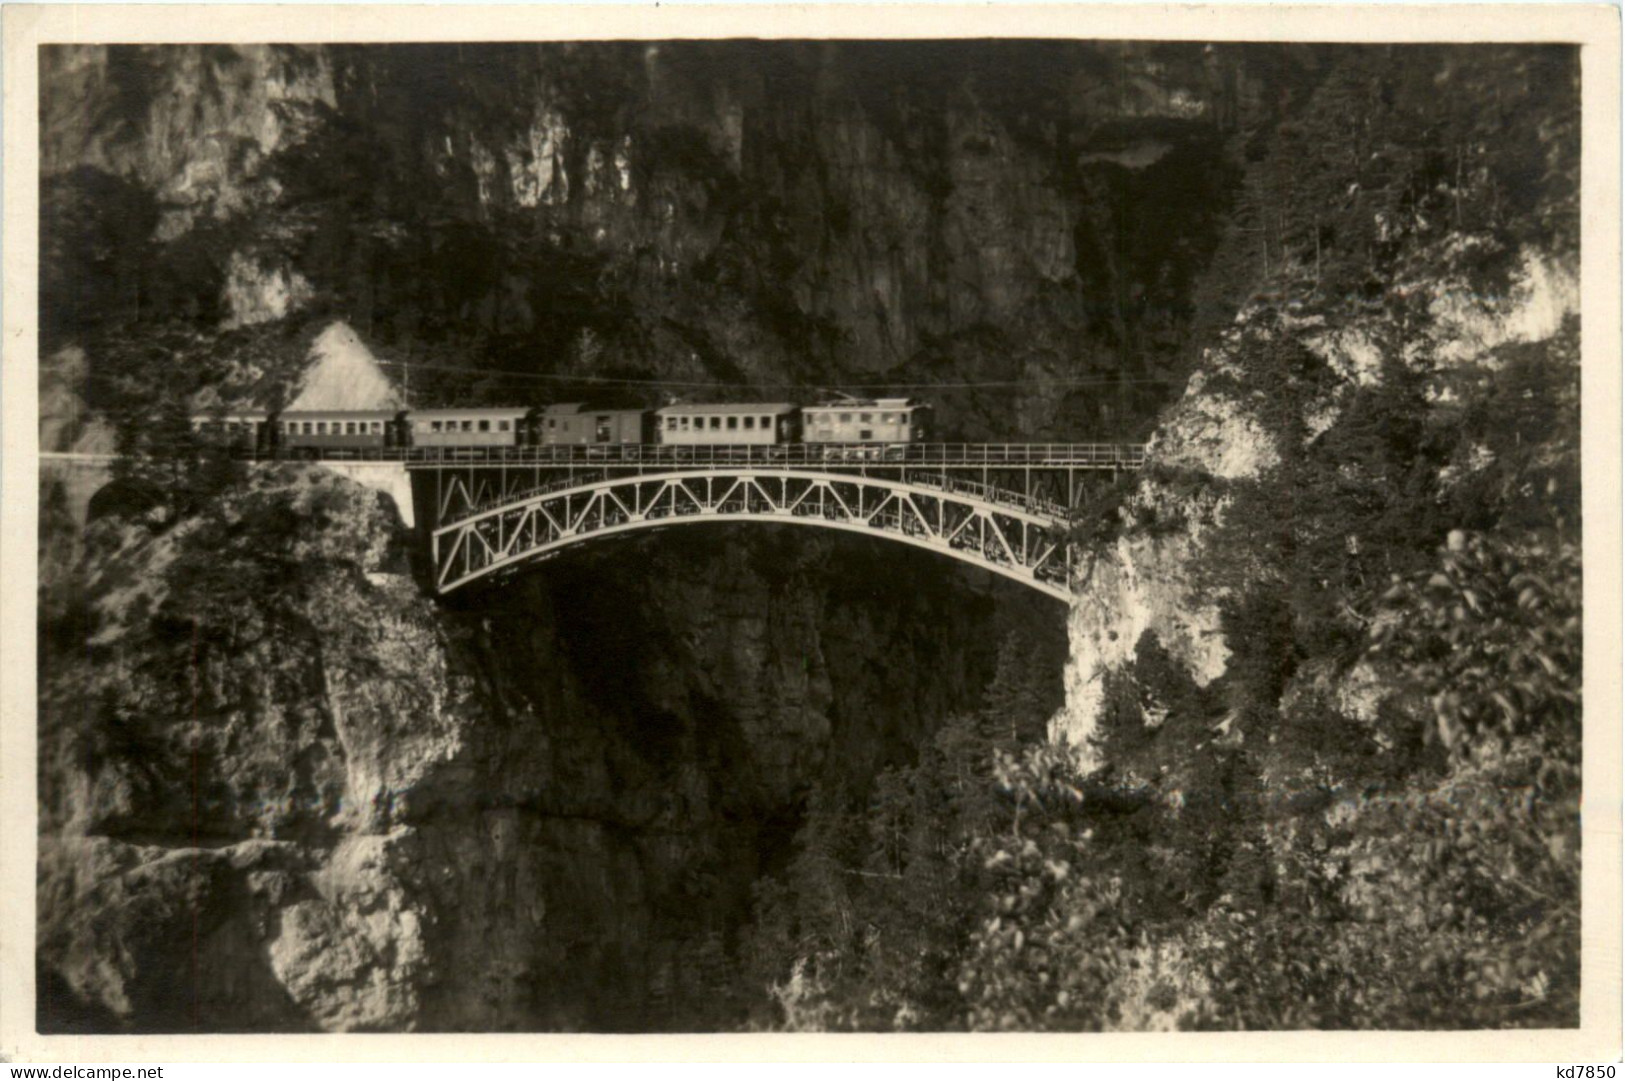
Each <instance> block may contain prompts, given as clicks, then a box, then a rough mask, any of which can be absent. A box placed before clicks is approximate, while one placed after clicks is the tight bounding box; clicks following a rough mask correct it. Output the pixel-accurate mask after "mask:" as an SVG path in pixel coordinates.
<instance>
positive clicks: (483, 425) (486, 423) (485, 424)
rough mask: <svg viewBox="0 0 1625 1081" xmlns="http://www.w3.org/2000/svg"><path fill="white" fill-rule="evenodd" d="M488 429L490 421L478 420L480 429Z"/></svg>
mask: <svg viewBox="0 0 1625 1081" xmlns="http://www.w3.org/2000/svg"><path fill="white" fill-rule="evenodd" d="M490 430H491V422H490V421H488V420H482V421H480V431H482V432H488V431H490Z"/></svg>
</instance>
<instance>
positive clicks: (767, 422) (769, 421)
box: [762, 417, 773, 431]
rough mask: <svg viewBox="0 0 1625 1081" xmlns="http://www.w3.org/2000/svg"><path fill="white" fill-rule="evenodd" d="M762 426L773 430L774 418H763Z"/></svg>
mask: <svg viewBox="0 0 1625 1081" xmlns="http://www.w3.org/2000/svg"><path fill="white" fill-rule="evenodd" d="M762 427H763V428H765V429H767V430H768V431H772V430H773V418H772V417H763V418H762Z"/></svg>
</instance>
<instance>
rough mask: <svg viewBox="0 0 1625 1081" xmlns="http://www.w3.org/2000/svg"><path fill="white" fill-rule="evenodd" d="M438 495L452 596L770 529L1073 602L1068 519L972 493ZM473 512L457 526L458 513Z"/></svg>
mask: <svg viewBox="0 0 1625 1081" xmlns="http://www.w3.org/2000/svg"><path fill="white" fill-rule="evenodd" d="M460 496H461V498H460V500H459V499H458V498H456V497H455V496H454V494H453V493H452V492H443V493H440V505H439V506H438V507H436V511H437V514H436V525H435V526H434V528H433V529H432V531H431V532H430V550H431V555H432V559H433V564H434V575H435V589H436V591H437V592H439V593H442V594H444V593H448V592H450V591H451V590H454V589H456V588H458V587H460V586H463V585H466V584H468V583H470V582H473V581H476V580H478V579H480V578H484V577H486V576H488V575H491V574H495V573H497V572H500V571H502V570H504V569H507V568H510V567H514V566H518V565H520V564H524V563H528V562H531V561H533V560H537V559H541V558H543V557H545V556H547V555H549V554H551V553H553V552H556V551H559V550H561V549H563V548H567V547H570V546H572V545H575V544H580V543H584V542H586V541H589V540H594V539H600V538H607V537H610V536H614V535H618V534H623V533H629V532H634V531H638V530H653V529H661V528H666V527H669V526H672V525H689V524H698V523H702V522H767V523H778V524H790V525H804V526H813V527H818V528H825V529H834V530H838V531H844V532H849V533H858V534H862V535H865V536H872V537H878V538H882V539H886V540H892V541H896V542H899V543H903V544H909V545H912V546H914V547H917V548H922V549H925V550H926V551H933V552H937V553H938V554H941V555H946V556H948V557H950V558H953V559H958V560H960V561H961V562H965V563H969V564H971V565H972V566H977V567H980V568H982V569H983V570H988V571H991V572H993V573H995V574H998V575H1001V576H1003V577H1006V578H1010V579H1012V580H1014V581H1017V582H1020V583H1021V584H1023V585H1026V586H1028V587H1030V588H1033V589H1036V590H1038V591H1039V592H1042V593H1046V594H1048V595H1050V596H1052V597H1055V598H1057V599H1060V600H1066V599H1068V598H1069V597H1070V596H1071V590H1070V581H1071V573H1072V568H1071V555H1072V553H1071V548H1070V546H1069V545H1068V543H1067V541H1066V527H1067V521H1066V512H1065V509H1064V508H1062V507H1060V506H1058V505H1056V504H1053V503H1048V502H1046V501H1034V500H1031V499H1029V498H1027V497H1023V496H1021V495H1018V494H1015V493H1009V492H1004V491H1001V490H999V489H993V488H988V487H987V486H984V485H979V484H975V483H972V482H965V481H958V480H953V479H944V480H942V481H940V482H933V481H932V479H930V478H925V477H914V478H910V479H908V480H894V479H890V478H882V477H873V476H861V475H853V474H847V473H829V472H821V471H815V470H785V469H776V470H763V471H756V470H750V469H741V470H718V469H705V470H688V471H676V472H671V473H659V474H640V475H633V476H622V477H611V478H603V479H598V480H594V481H590V482H586V483H570V482H568V481H567V482H564V484H563V485H562V486H560V485H554V486H551V487H543V488H540V489H535V490H531V491H527V492H519V493H515V492H509V493H505V494H503V495H500V496H498V498H497V499H496V501H495V502H489V503H485V505H484V506H480V505H479V501H478V495H477V494H476V493H474V492H463V493H460ZM459 502H460V503H461V505H463V506H472V507H473V509H470V510H467V511H464V512H463V513H461V514H460V515H457V516H455V517H451V516H448V512H449V511H450V509H451V507H452V506H453V505H456V504H458V503H459Z"/></svg>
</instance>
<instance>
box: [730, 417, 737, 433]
mask: <svg viewBox="0 0 1625 1081" xmlns="http://www.w3.org/2000/svg"><path fill="white" fill-rule="evenodd" d="M728 430H729V431H730V432H737V431H738V430H739V418H738V417H729V418H728Z"/></svg>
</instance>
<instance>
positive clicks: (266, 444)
mask: <svg viewBox="0 0 1625 1081" xmlns="http://www.w3.org/2000/svg"><path fill="white" fill-rule="evenodd" d="M930 416H931V406H930V405H929V404H928V403H924V402H918V401H915V400H914V399H912V398H866V399H856V398H852V399H843V400H840V401H834V402H826V403H823V404H820V405H807V406H798V405H795V404H794V403H791V402H709V403H687V404H680V405H668V406H665V407H663V408H660V409H594V408H590V407H589V406H587V405H585V404H583V403H580V402H567V403H561V404H557V405H548V406H539V407H535V408H525V407H521V406H494V407H474V406H470V407H466V408H450V409H415V410H388V411H367V410H305V411H298V412H295V411H287V412H241V411H230V412H224V411H223V412H215V413H208V414H198V415H195V416H193V417H192V418H191V424H192V429H193V431H194V432H195V433H196V434H197V435H198V436H199V437H200V438H202V439H205V440H207V441H210V442H215V443H221V444H224V445H227V446H230V447H233V448H236V449H240V450H252V451H254V452H255V453H258V454H261V455H265V456H268V457H283V456H286V457H292V458H299V457H310V458H317V457H325V456H329V455H330V454H331V453H332V452H342V451H344V450H347V449H348V450H368V449H372V448H393V447H402V448H405V447H456V448H470V447H481V448H488V447H566V446H567V447H576V446H583V447H587V448H589V453H590V449H591V448H600V449H602V450H605V451H608V450H609V449H611V448H615V449H616V450H617V452H618V454H617V456H618V457H624V456H625V455H626V454H627V453H628V452H632V451H631V448H634V447H642V446H658V445H665V446H674V447H718V446H729V447H750V448H755V447H767V448H772V447H786V446H791V445H803V444H812V445H815V446H816V445H823V446H827V447H828V448H829V449H830V451H831V453H839V454H840V455H841V456H843V457H851V456H858V457H862V458H870V457H872V458H875V459H878V460H884V459H887V458H896V459H901V458H902V457H903V456H904V454H905V452H906V450H907V448H908V447H909V446H910V445H911V444H918V443H922V442H924V441H925V440H926V439H927V438H928V436H929V434H930ZM837 447H838V448H839V450H838V451H837V450H836V448H837ZM633 453H635V452H633ZM677 453H679V454H680V453H681V452H677Z"/></svg>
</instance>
